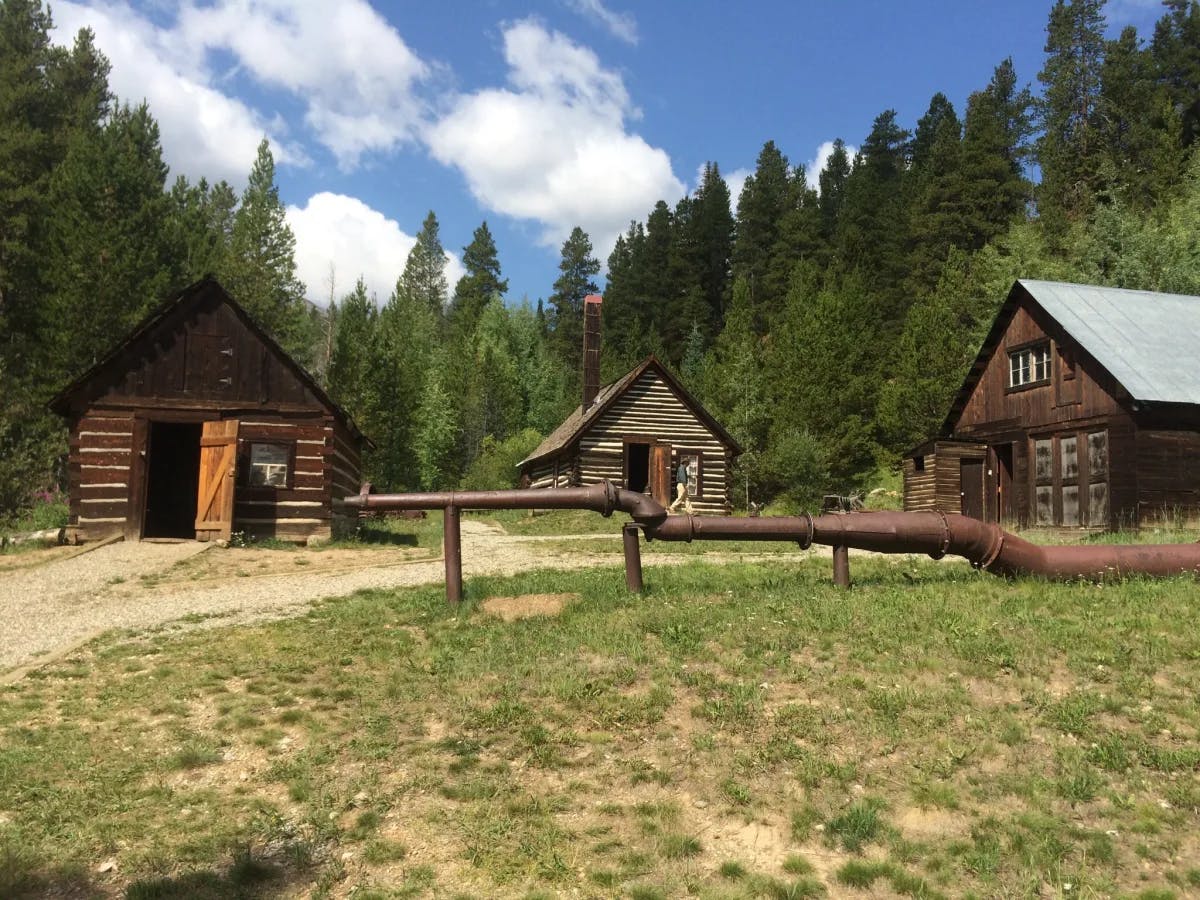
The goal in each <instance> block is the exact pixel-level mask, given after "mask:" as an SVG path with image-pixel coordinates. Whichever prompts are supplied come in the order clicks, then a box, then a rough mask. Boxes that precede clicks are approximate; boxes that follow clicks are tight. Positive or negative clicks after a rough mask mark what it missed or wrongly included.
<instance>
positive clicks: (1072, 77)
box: [1037, 0, 1104, 235]
mask: <svg viewBox="0 0 1200 900" xmlns="http://www.w3.org/2000/svg"><path fill="white" fill-rule="evenodd" d="M1103 8H1104V0H1056V2H1055V4H1054V7H1053V8H1052V9H1051V10H1050V21H1049V24H1048V25H1047V27H1046V62H1045V65H1044V66H1043V67H1042V71H1041V72H1039V73H1038V80H1039V81H1040V82H1041V83H1042V84H1043V85H1044V92H1043V95H1042V98H1041V100H1040V101H1039V103H1038V111H1039V117H1040V120H1041V126H1042V135H1041V138H1040V139H1039V140H1038V144H1037V157H1038V164H1039V165H1040V166H1041V170H1042V183H1041V186H1040V188H1039V190H1038V212H1039V214H1040V216H1041V218H1042V220H1043V222H1044V223H1045V224H1046V227H1047V228H1048V229H1049V230H1050V233H1051V234H1055V235H1061V234H1062V233H1063V231H1064V229H1065V227H1066V226H1067V225H1068V224H1069V223H1070V222H1073V221H1079V220H1081V219H1082V218H1083V217H1085V216H1086V215H1087V213H1088V212H1089V211H1090V210H1091V207H1092V203H1093V202H1094V198H1095V194H1096V189H1097V187H1098V179H1099V170H1100V167H1099V165H1098V162H1099V154H1100V149H1101V143H1100V133H1099V132H1100V128H1099V126H1100V117H1099V111H1100V84H1101V80H1100V79H1101V67H1102V65H1103V63H1104V14H1103Z"/></svg>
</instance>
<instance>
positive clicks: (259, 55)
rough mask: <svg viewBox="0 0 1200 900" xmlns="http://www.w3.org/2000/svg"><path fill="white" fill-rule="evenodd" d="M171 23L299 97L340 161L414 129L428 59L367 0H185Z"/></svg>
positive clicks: (383, 147)
mask: <svg viewBox="0 0 1200 900" xmlns="http://www.w3.org/2000/svg"><path fill="white" fill-rule="evenodd" d="M177 29H178V32H179V33H180V34H181V35H185V36H186V37H187V39H188V40H189V41H191V42H194V43H195V44H196V45H197V46H199V47H200V48H203V49H204V50H218V51H226V52H229V53H231V54H232V55H233V57H234V59H235V60H236V62H237V64H238V66H239V67H240V69H241V70H242V71H245V72H248V73H249V74H251V75H252V76H253V77H254V78H255V79H256V80H257V81H258V82H259V83H261V84H263V85H267V86H270V87H275V88H280V89H283V90H285V91H287V92H289V93H291V94H293V95H295V96H296V97H298V98H300V99H301V100H302V102H303V103H304V104H305V108H306V111H305V116H304V119H305V123H306V124H307V125H308V127H309V128H310V129H311V130H312V132H313V133H314V135H315V136H316V138H317V140H318V141H319V142H320V143H321V144H323V145H324V146H325V147H326V148H327V149H328V150H329V151H330V152H332V153H333V155H334V156H335V158H336V159H337V161H338V164H339V165H341V166H342V167H343V168H353V167H355V166H356V165H357V164H358V163H359V161H360V158H361V157H362V155H363V154H364V153H368V152H374V151H387V150H391V149H393V148H395V147H397V146H399V145H401V144H403V143H404V142H406V141H410V140H412V139H414V138H415V136H416V134H417V130H418V124H419V122H420V120H421V118H422V115H423V112H422V104H421V102H420V100H419V99H418V95H417V92H416V86H417V84H418V83H419V82H420V81H422V80H423V79H425V78H427V77H428V76H429V75H430V67H429V66H428V65H427V64H426V63H425V62H423V61H422V60H421V59H420V58H419V57H418V56H417V55H416V54H415V53H414V52H413V51H412V50H411V49H410V48H409V47H408V45H407V44H406V43H405V42H404V40H403V38H401V36H400V35H399V33H398V32H397V31H396V30H395V29H394V28H393V27H392V26H391V25H390V24H388V22H387V20H386V19H384V18H383V16H381V15H380V14H379V13H377V12H376V11H375V10H374V9H372V8H371V6H370V5H369V4H367V3H366V2H364V0H337V2H336V3H330V2H328V0H218V2H216V3H213V4H203V5H200V4H195V3H190V4H188V5H185V6H184V8H183V9H182V11H181V12H180V15H179V21H178V25H177Z"/></svg>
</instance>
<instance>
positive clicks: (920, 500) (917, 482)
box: [903, 453, 937, 512]
mask: <svg viewBox="0 0 1200 900" xmlns="http://www.w3.org/2000/svg"><path fill="white" fill-rule="evenodd" d="M916 459H917V457H913V456H906V457H905V458H904V464H903V470H904V510H905V512H916V511H917V510H923V509H936V508H937V502H936V497H935V493H936V488H937V468H936V465H937V456H936V454H934V453H922V454H920V459H921V460H922V464H923V465H924V469H923V470H922V471H920V472H918V471H917V464H916Z"/></svg>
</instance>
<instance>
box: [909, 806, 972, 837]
mask: <svg viewBox="0 0 1200 900" xmlns="http://www.w3.org/2000/svg"><path fill="white" fill-rule="evenodd" d="M896 825H897V827H898V828H899V829H900V830H901V831H902V832H903V833H904V835H905V837H908V838H915V839H917V840H923V841H945V840H949V839H951V838H956V837H961V836H962V835H964V834H967V833H968V832H969V831H970V830H971V823H970V821H969V820H968V819H967V818H966V817H964V816H961V815H958V814H957V813H953V812H949V811H947V810H944V809H920V808H918V807H910V808H909V809H906V810H904V811H902V812H901V813H900V814H899V815H898V816H897V817H896Z"/></svg>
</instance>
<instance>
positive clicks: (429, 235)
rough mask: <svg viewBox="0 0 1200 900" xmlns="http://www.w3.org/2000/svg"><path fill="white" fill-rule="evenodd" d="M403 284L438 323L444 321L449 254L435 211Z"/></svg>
mask: <svg viewBox="0 0 1200 900" xmlns="http://www.w3.org/2000/svg"><path fill="white" fill-rule="evenodd" d="M400 283H401V287H402V289H403V291H404V293H405V294H407V295H408V296H409V297H411V298H413V299H414V300H420V301H422V302H424V304H425V305H426V306H427V307H428V308H429V309H430V310H431V311H432V312H433V313H434V315H435V316H437V319H438V321H439V322H441V321H442V319H443V318H444V316H445V314H446V291H447V287H446V251H445V250H443V249H442V240H441V237H440V236H439V227H438V220H437V216H436V215H434V212H433V210H430V211H429V214H428V215H427V216H426V217H425V221H424V222H423V223H421V231H420V232H419V233H418V234H417V242H416V244H414V245H413V248H412V250H410V251H409V254H408V259H407V260H406V261H405V263H404V274H402V275H401V276H400Z"/></svg>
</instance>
